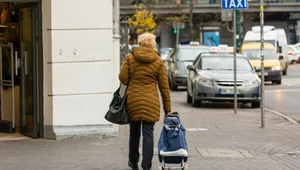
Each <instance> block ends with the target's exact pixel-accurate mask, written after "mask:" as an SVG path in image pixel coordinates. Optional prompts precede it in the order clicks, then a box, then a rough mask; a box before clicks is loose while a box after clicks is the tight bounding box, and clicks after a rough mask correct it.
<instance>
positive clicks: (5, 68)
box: [0, 43, 17, 133]
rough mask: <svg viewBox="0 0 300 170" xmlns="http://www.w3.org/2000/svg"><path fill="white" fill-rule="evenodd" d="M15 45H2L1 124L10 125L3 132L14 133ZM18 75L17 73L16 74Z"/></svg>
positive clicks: (0, 75) (0, 66) (0, 51)
mask: <svg viewBox="0 0 300 170" xmlns="http://www.w3.org/2000/svg"><path fill="white" fill-rule="evenodd" d="M14 61H15V60H14V58H13V44H12V43H7V44H2V43H0V124H6V125H8V126H7V127H6V128H2V129H0V131H1V132H6V133H14V132H15V130H16V128H15V88H14V71H15V70H14V68H17V67H14V63H15V62H14ZM16 73H17V72H16Z"/></svg>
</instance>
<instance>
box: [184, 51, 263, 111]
mask: <svg viewBox="0 0 300 170" xmlns="http://www.w3.org/2000/svg"><path fill="white" fill-rule="evenodd" d="M233 59H234V58H233V54H229V53H225V54H222V53H221V54H220V53H215V54H213V53H203V54H200V55H199V56H198V57H197V59H196V60H195V61H194V63H193V65H188V66H187V69H188V70H189V72H188V78H187V102H188V103H192V104H193V106H195V107H197V106H201V104H202V102H203V101H210V102H233V101H234V74H233V68H234V67H233ZM236 62H237V64H236V65H237V82H236V84H237V97H238V99H237V100H238V102H242V103H251V104H252V107H254V108H258V107H260V84H261V80H260V78H259V77H258V76H257V74H256V72H255V70H254V69H253V67H252V66H251V64H250V62H249V60H248V59H247V58H246V57H244V56H243V55H242V54H237V59H236Z"/></svg>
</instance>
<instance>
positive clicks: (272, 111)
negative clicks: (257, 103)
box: [266, 108, 299, 124]
mask: <svg viewBox="0 0 300 170" xmlns="http://www.w3.org/2000/svg"><path fill="white" fill-rule="evenodd" d="M266 110H267V111H269V112H271V113H274V114H276V115H278V116H280V117H282V118H284V119H286V120H287V121H289V122H291V123H292V124H299V123H298V122H297V121H296V120H294V119H293V118H291V117H289V116H286V115H284V114H282V113H279V112H277V111H275V110H272V109H269V108H266Z"/></svg>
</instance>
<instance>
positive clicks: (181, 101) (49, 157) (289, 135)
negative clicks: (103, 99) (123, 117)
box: [0, 65, 300, 170]
mask: <svg viewBox="0 0 300 170" xmlns="http://www.w3.org/2000/svg"><path fill="white" fill-rule="evenodd" d="M299 66H300V65H297V66H296V65H295V66H291V69H290V74H289V76H287V77H286V78H285V79H284V80H285V81H284V82H285V83H286V82H287V80H288V82H296V80H295V78H293V75H296V74H297V73H296V72H297V69H298V68H299ZM293 70H294V71H293ZM293 72H294V73H293ZM296 79H297V78H296ZM295 88H296V87H292V86H289V85H284V84H283V85H281V86H276V85H274V86H271V85H268V86H267V88H266V89H267V91H268V92H267V94H268V95H267V96H268V97H269V98H272V97H271V91H272V90H273V91H274V90H276V89H282V90H284V89H285V91H287V90H288V89H289V90H295ZM275 94H277V93H275ZM279 94H281V93H279ZM284 94H285V95H283V96H284V97H285V98H280V99H278V101H277V100H273V102H274V103H273V104H272V102H269V103H268V104H269V106H268V107H270V108H271V107H273V109H276V108H277V107H276V102H277V103H280V102H282V101H285V100H288V101H293V100H296V99H297V98H296V96H294V95H292V93H291V94H290V93H288V92H284ZM293 97H294V98H293ZM171 99H172V110H173V111H178V112H179V114H180V120H181V122H182V124H183V126H184V127H185V128H186V139H187V143H188V149H189V159H188V162H187V163H188V165H189V169H191V170H200V169H203V170H219V169H230V170H241V169H249V170H283V169H286V170H289V169H291V170H298V169H299V168H300V161H299V156H300V145H299V140H300V135H299V127H300V125H299V124H293V123H291V122H289V121H288V120H286V119H285V118H283V117H281V116H279V115H277V114H273V113H272V112H270V111H268V110H267V111H266V127H265V128H261V126H260V125H261V124H260V122H261V119H260V118H261V117H260V109H258V108H257V109H253V108H250V106H248V105H245V106H241V105H239V109H238V113H237V114H234V112H233V105H232V104H227V103H226V104H222V103H206V104H205V105H204V107H203V108H195V107H193V106H192V105H191V104H187V103H186V90H185V88H182V89H180V90H178V91H175V92H174V91H173V92H171ZM285 103H288V102H283V103H282V105H281V106H278V108H282V109H283V110H282V111H289V110H291V109H286V107H283V106H284V104H285ZM291 107H293V108H294V109H297V108H298V109H299V106H296V105H295V106H291ZM161 113H163V112H161ZM288 113H289V114H291V113H293V112H288ZM162 120H163V114H161V120H160V122H157V123H156V125H155V130H154V145H155V149H154V157H153V168H152V169H153V170H155V169H157V168H156V167H157V166H158V164H159V161H158V158H157V155H158V152H157V141H158V139H159V136H160V132H161V129H162V125H163V121H162ZM128 136H129V126H128V125H124V126H120V132H119V137H117V138H100V139H80V138H79V139H78V138H77V139H76V140H72V139H71V140H63V141H53V140H46V139H26V140H15V141H3V142H1V143H0V146H1V148H2V149H1V150H0V155H5V156H3V157H1V159H0V165H1V167H0V169H1V170H2V169H3V170H16V169H22V170H38V169H43V170H53V169H55V170H65V169H78V170H102V169H103V170H129V168H128V166H127V161H128ZM74 138H76V136H75V137H74ZM141 144H142V143H141ZM141 147H142V145H141V146H140V149H141ZM140 153H141V152H140ZM141 154H142V153H141ZM141 157H142V156H141Z"/></svg>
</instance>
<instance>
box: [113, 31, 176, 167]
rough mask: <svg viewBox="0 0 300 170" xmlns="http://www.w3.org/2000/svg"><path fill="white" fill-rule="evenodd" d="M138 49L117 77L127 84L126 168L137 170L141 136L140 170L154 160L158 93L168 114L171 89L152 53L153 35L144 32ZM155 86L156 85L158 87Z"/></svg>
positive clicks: (159, 62)
mask: <svg viewBox="0 0 300 170" xmlns="http://www.w3.org/2000/svg"><path fill="white" fill-rule="evenodd" d="M138 44H139V47H137V48H135V49H134V50H133V52H132V54H129V55H128V56H127V58H126V60H125V62H124V64H123V66H122V69H121V72H120V74H119V79H120V81H121V82H122V83H123V84H125V85H128V90H127V110H128V113H129V117H130V120H131V123H130V138H129V161H128V165H129V166H130V167H131V168H132V169H133V170H138V169H139V168H138V162H139V155H140V154H139V145H140V136H141V131H142V134H143V160H142V168H143V170H149V169H151V166H152V158H153V147H154V141H153V130H154V124H155V122H157V121H159V118H160V102H159V96H158V95H159V92H158V88H159V90H160V94H161V97H162V101H163V109H164V111H165V113H166V114H169V113H170V112H171V104H170V103H171V102H170V89H169V83H168V79H167V75H166V71H165V67H164V64H163V61H162V59H161V58H160V56H159V53H158V52H157V51H156V50H155V48H156V42H155V36H154V35H153V34H150V33H144V34H142V35H140V36H139V37H138ZM157 85H158V86H157Z"/></svg>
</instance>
